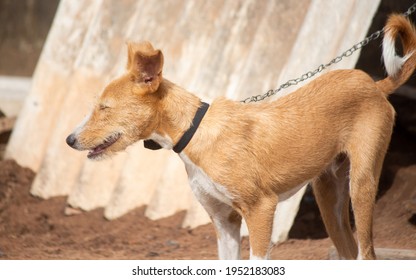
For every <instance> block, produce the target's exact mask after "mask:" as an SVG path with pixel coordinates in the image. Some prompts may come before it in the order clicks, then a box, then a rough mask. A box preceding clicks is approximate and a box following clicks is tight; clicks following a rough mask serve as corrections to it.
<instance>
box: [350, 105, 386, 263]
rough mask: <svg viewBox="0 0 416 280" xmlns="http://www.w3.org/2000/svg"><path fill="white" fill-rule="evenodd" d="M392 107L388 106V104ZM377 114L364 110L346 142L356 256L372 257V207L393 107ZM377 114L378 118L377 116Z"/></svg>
mask: <svg viewBox="0 0 416 280" xmlns="http://www.w3.org/2000/svg"><path fill="white" fill-rule="evenodd" d="M390 108H391V106H390ZM390 112H391V114H388V111H387V110H386V111H385V114H383V115H382V117H380V115H378V116H374V115H370V114H369V112H367V115H366V118H367V120H368V122H367V123H366V122H365V121H361V122H360V123H359V125H357V127H356V129H355V131H354V134H353V135H351V137H350V141H349V143H348V146H347V150H348V156H349V159H350V162H351V171H350V195H351V202H352V208H353V211H354V217H355V226H356V229H357V239H358V257H357V258H358V259H375V257H376V256H375V253H374V245H373V231H372V228H373V211H374V204H375V198H376V194H377V187H378V182H379V177H380V173H381V168H382V165H383V160H384V156H385V154H386V151H387V148H388V145H389V142H390V137H391V133H392V130H393V117H394V113H393V109H391V110H390ZM377 117H378V118H377Z"/></svg>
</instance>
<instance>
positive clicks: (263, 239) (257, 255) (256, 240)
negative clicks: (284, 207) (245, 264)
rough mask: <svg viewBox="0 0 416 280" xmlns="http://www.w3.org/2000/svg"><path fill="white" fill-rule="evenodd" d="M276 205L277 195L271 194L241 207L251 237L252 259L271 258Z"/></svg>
mask: <svg viewBox="0 0 416 280" xmlns="http://www.w3.org/2000/svg"><path fill="white" fill-rule="evenodd" d="M276 205H277V197H276V196H269V197H263V198H259V199H257V200H256V203H255V204H254V205H246V206H245V207H243V208H242V209H241V211H242V214H243V217H244V219H245V221H246V223H247V228H248V234H249V238H250V259H254V260H258V259H268V258H269V253H270V249H271V235H272V229H273V217H274V213H275V210H276Z"/></svg>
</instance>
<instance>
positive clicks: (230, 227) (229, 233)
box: [211, 204, 241, 260]
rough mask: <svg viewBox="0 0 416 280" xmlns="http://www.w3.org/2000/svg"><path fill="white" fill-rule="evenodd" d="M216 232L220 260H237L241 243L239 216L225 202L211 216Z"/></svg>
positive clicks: (239, 256)
mask: <svg viewBox="0 0 416 280" xmlns="http://www.w3.org/2000/svg"><path fill="white" fill-rule="evenodd" d="M211 219H212V222H213V224H214V226H215V230H216V234H217V245H218V257H219V259H221V260H238V259H240V258H241V255H240V244H241V235H240V228H241V216H240V215H239V214H238V213H237V212H235V211H234V210H233V209H232V208H231V207H229V206H228V205H226V204H223V205H221V210H219V211H218V212H216V213H215V214H214V215H213V216H211Z"/></svg>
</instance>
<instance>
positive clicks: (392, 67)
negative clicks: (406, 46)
mask: <svg viewBox="0 0 416 280" xmlns="http://www.w3.org/2000/svg"><path fill="white" fill-rule="evenodd" d="M411 55H412V53H408V54H407V55H405V56H404V57H401V56H398V55H397V54H396V46H395V44H394V40H393V38H392V37H391V36H389V34H385V35H384V39H383V60H384V65H385V67H386V70H387V74H388V75H389V76H391V77H395V76H396V75H397V74H398V73H399V71H400V69H401V68H402V66H403V64H404V63H405V62H406V60H408V59H409V57H410V56H411Z"/></svg>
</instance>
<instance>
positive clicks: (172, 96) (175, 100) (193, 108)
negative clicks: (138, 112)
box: [149, 79, 201, 149]
mask: <svg viewBox="0 0 416 280" xmlns="http://www.w3.org/2000/svg"><path fill="white" fill-rule="evenodd" d="M158 94H160V96H161V99H160V102H159V106H158V109H157V112H158V116H157V120H158V124H157V126H156V128H155V130H154V132H153V133H152V134H151V135H150V136H149V139H151V140H153V141H155V142H156V143H158V144H159V145H160V146H162V147H163V148H165V149H172V148H173V147H174V145H175V144H177V143H178V141H179V140H180V138H181V137H182V135H183V134H184V133H185V132H186V131H187V130H188V129H189V127H190V126H191V124H192V120H193V118H194V116H195V113H196V112H197V110H198V108H199V107H200V105H201V100H200V99H199V98H198V97H197V96H195V95H194V94H192V93H190V92H188V91H186V90H185V89H183V88H181V87H179V86H177V85H175V84H174V83H172V82H170V81H168V80H166V79H164V80H163V81H162V83H161V84H160V86H159V89H158Z"/></svg>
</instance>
